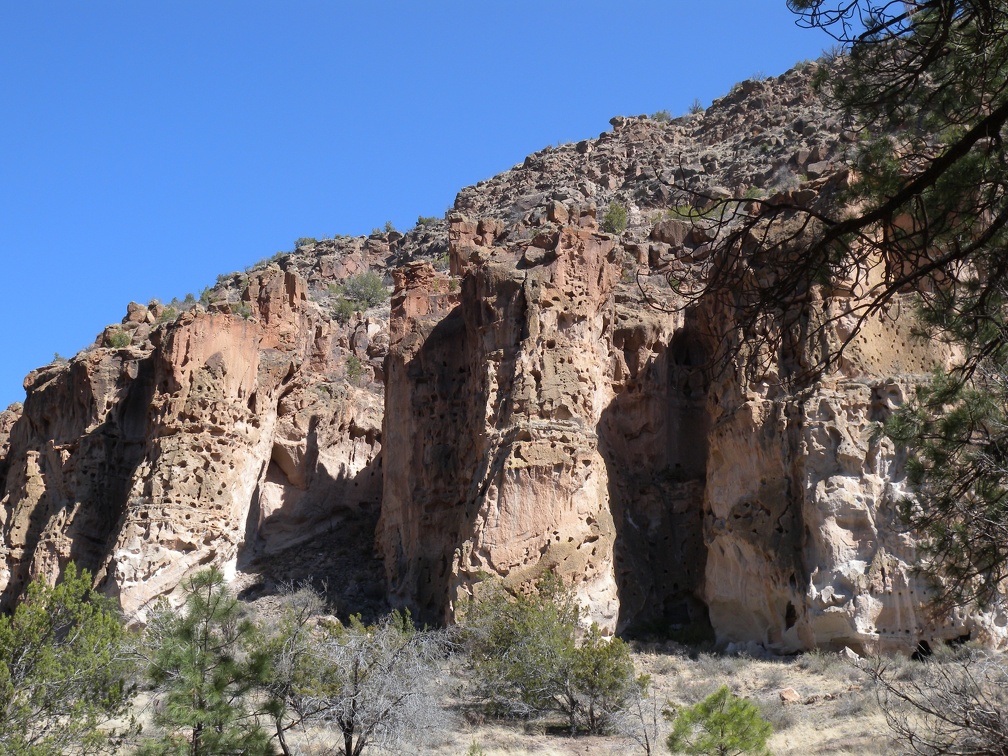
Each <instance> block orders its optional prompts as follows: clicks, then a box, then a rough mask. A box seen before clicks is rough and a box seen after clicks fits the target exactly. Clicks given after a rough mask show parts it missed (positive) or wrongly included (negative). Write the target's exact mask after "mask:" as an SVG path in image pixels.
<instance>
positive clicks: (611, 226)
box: [602, 202, 627, 234]
mask: <svg viewBox="0 0 1008 756" xmlns="http://www.w3.org/2000/svg"><path fill="white" fill-rule="evenodd" d="M626 227H627V209H626V208H625V207H623V205H621V204H619V203H618V202H610V203H609V208H608V209H607V210H606V214H605V215H604V216H603V217H602V230H604V231H606V232H608V233H610V234H622V233H623V232H624V231H626Z"/></svg>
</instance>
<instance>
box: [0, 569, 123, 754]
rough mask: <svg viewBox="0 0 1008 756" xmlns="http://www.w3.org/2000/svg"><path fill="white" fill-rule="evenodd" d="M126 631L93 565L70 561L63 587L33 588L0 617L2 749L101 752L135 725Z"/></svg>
mask: <svg viewBox="0 0 1008 756" xmlns="http://www.w3.org/2000/svg"><path fill="white" fill-rule="evenodd" d="M124 641H125V633H124V631H123V628H122V625H121V624H120V622H119V618H118V616H117V615H116V614H115V612H114V610H113V608H112V606H111V604H110V603H109V601H108V600H107V599H105V598H104V597H102V596H99V595H97V594H96V593H95V592H94V591H93V590H92V588H91V576H90V575H89V574H88V573H87V571H86V570H85V571H81V572H80V573H78V572H77V570H76V568H75V567H74V565H73V563H71V564H68V565H67V567H66V570H65V571H64V573H63V580H62V582H60V583H59V585H57V586H55V587H50V586H49V585H47V584H46V583H45V581H44V580H43V579H42V578H38V579H36V580H35V581H34V582H32V584H31V585H30V586H29V587H28V591H27V595H26V596H25V598H24V600H23V601H22V602H21V603H20V604H19V605H18V607H17V609H15V610H14V614H13V616H5V615H0V753H4V754H26V755H28V756H36V755H41V754H49V753H75V754H102V753H109V752H111V751H113V750H115V744H116V743H117V741H118V739H119V738H120V737H121V736H123V735H126V734H128V733H129V732H130V731H132V724H130V725H127V726H126V727H125V728H121V727H120V728H118V729H116V728H111V727H108V724H109V723H110V722H111V721H112V720H113V719H116V718H121V717H123V716H124V715H125V714H126V711H127V708H128V706H129V701H130V698H131V696H132V694H133V687H132V685H130V684H129V683H128V673H129V668H128V665H127V663H126V651H125V646H124Z"/></svg>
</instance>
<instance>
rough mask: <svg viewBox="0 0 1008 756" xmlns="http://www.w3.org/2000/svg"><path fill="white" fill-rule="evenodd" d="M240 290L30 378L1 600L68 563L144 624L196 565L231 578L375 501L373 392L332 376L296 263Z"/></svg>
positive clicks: (6, 513)
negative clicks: (238, 297) (154, 605)
mask: <svg viewBox="0 0 1008 756" xmlns="http://www.w3.org/2000/svg"><path fill="white" fill-rule="evenodd" d="M244 296H245V299H244V301H243V302H242V303H241V304H240V305H226V304H225V305H219V306H214V305H211V308H210V311H209V312H207V311H204V310H202V309H196V310H192V311H190V312H187V313H185V314H183V315H181V317H179V318H178V319H177V320H176V321H174V322H172V323H171V324H168V325H163V326H161V327H157V328H154V329H152V328H151V327H150V326H151V324H150V323H147V322H146V321H147V320H148V319H149V318H147V313H146V312H143V313H140V309H138V308H132V307H131V312H130V314H128V315H127V318H126V322H124V324H123V328H120V329H114V330H117V331H119V332H126V333H132V339H130V341H129V343H128V344H126V345H125V346H120V347H112V346H110V345H109V344H108V343H107V340H108V339H109V338H111V337H110V336H109V335H108V334H105V335H103V337H100V339H99V343H100V346H98V347H97V348H95V349H93V350H91V351H88V352H84V353H82V354H81V355H80V356H79V357H77V358H75V359H74V360H73V361H72V362H70V363H69V364H61V365H54V366H52V367H50V368H47V369H43V370H41V371H37V372H36V373H34V374H32V375H31V376H29V378H28V379H27V381H26V387H27V389H28V397H27V401H26V402H25V406H24V410H23V413H22V415H21V417H20V419H18V420H17V421H16V422H14V423H13V426H12V427H11V428H10V430H9V438H10V440H9V449H8V451H7V454H6V458H5V467H6V471H5V472H6V479H5V481H4V497H3V500H2V509H0V516H2V518H3V521H2V528H3V548H2V557H3V562H2V572H0V584H2V588H3V590H4V602H5V603H7V604H8V605H9V604H10V602H12V601H13V600H15V599H16V597H17V596H18V594H19V593H20V591H21V589H22V588H23V586H24V584H25V582H26V581H27V580H28V579H30V578H32V577H33V576H36V575H44V576H46V577H47V578H48V579H56V577H57V576H58V575H59V574H60V572H61V570H62V569H63V567H64V566H65V565H66V563H67V562H68V561H69V560H73V561H75V562H77V563H78V564H79V565H81V566H82V567H85V568H87V569H89V570H91V571H92V573H94V574H95V575H96V578H97V581H98V583H99V585H100V586H101V587H102V588H103V590H105V591H106V592H108V593H110V594H112V595H114V596H116V597H117V598H118V599H119V601H120V603H121V605H122V608H123V610H124V612H125V613H126V614H127V615H128V616H131V617H132V616H138V617H139V618H140V619H142V615H143V611H144V609H145V608H146V607H147V606H148V605H149V604H150V602H151V601H152V600H154V599H156V598H157V597H158V596H160V595H162V594H165V593H169V592H171V591H173V590H174V589H175V588H176V587H177V586H178V584H179V582H180V581H181V580H182V579H183V578H184V577H185V576H186V575H187V574H190V573H191V572H192V571H194V570H198V569H200V568H202V567H205V566H208V565H216V566H218V567H220V568H222V569H223V570H224V571H225V572H226V573H228V574H233V573H234V571H235V569H236V567H237V566H238V563H239V560H240V559H242V558H245V559H246V560H249V559H251V558H252V557H254V556H255V555H256V552H260V551H269V550H278V549H282V548H286V547H290V546H291V545H293V544H296V543H297V542H298V541H299V540H308V539H310V538H312V537H313V536H314V535H316V534H317V532H319V531H320V530H324V529H326V528H330V527H332V526H333V521H334V520H338V519H339V515H340V513H341V512H343V511H347V510H354V509H358V508H360V507H372V508H374V507H377V504H378V501H379V500H380V497H381V478H380V475H379V474H378V471H377V467H378V464H379V463H378V455H379V452H380V447H381V444H380V428H381V404H380V398H379V397H378V396H376V395H375V392H373V391H372V392H368V391H363V390H357V389H354V388H353V387H346V386H343V385H336V384H334V383H333V382H330V381H327V377H328V376H330V375H331V374H332V372H333V370H334V365H335V364H336V363H338V362H340V355H341V349H340V347H339V340H340V339H341V338H343V334H342V332H341V331H339V330H338V329H334V328H333V327H332V326H331V324H330V322H329V321H328V319H327V318H325V317H321V316H320V314H319V312H318V308H317V307H315V306H314V305H313V304H312V303H310V302H309V301H308V298H307V294H306V287H305V282H304V281H303V279H301V278H300V277H299V276H298V275H297V274H296V273H292V272H284V271H281V270H280V269H279V268H276V267H274V268H271V269H267V270H265V271H264V272H262V273H260V274H259V275H257V276H255V277H253V278H252V279H251V280H250V281H249V282H248V285H247V288H246V289H245V292H244ZM142 309H143V310H144V311H146V308H142ZM233 310H234V311H238V310H240V311H241V314H238V313H237V312H233ZM138 313H140V314H138ZM130 323H135V324H137V327H136V328H132V329H130V328H128V327H127V326H128V325H129V324H130ZM141 328H143V329H144V330H143V331H142V332H141V331H140V329H141ZM103 339H104V340H105V341H103Z"/></svg>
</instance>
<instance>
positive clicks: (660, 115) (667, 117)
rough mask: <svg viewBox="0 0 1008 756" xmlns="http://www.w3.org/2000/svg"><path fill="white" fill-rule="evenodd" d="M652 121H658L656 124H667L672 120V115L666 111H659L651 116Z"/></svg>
mask: <svg viewBox="0 0 1008 756" xmlns="http://www.w3.org/2000/svg"><path fill="white" fill-rule="evenodd" d="M651 120H652V121H658V123H668V122H669V121H671V120H672V114H671V113H669V112H668V111H667V110H659V111H658V112H656V113H652V114H651Z"/></svg>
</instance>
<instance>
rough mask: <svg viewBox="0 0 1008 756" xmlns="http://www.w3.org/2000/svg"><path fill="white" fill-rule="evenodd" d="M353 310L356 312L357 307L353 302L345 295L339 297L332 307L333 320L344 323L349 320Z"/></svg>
mask: <svg viewBox="0 0 1008 756" xmlns="http://www.w3.org/2000/svg"><path fill="white" fill-rule="evenodd" d="M355 312H357V308H356V307H355V306H354V303H353V302H351V301H350V300H349V299H347V298H346V297H339V298H338V299H337V300H336V304H334V305H333V308H332V316H333V320H335V321H336V322H337V323H339V324H340V325H346V324H347V323H349V322H350V318H352V317H353V315H354V313H355Z"/></svg>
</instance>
